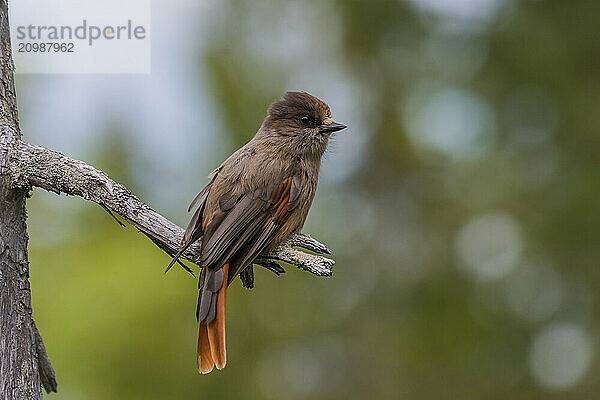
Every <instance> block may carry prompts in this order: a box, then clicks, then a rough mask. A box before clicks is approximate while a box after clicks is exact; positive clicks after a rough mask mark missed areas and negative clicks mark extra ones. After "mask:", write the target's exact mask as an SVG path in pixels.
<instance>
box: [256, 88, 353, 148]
mask: <svg viewBox="0 0 600 400" xmlns="http://www.w3.org/2000/svg"><path fill="white" fill-rule="evenodd" d="M344 128H346V126H345V125H343V124H340V123H337V122H335V121H334V120H333V118H332V117H331V111H330V109H329V106H328V105H327V104H325V102H323V101H322V100H319V99H318V98H316V97H314V96H312V95H310V94H308V93H306V92H286V93H285V94H284V95H283V96H282V97H281V99H279V100H277V101H276V102H274V103H273V104H271V105H270V106H269V110H268V113H267V117H266V118H265V120H264V122H263V124H262V126H261V129H260V131H259V133H260V132H262V134H263V135H264V137H265V138H268V139H269V140H273V141H275V142H276V143H277V144H278V145H279V146H282V147H285V148H289V149H290V150H294V151H296V152H298V153H306V154H313V155H315V156H318V157H320V156H322V155H323V153H324V152H325V149H326V148H327V143H328V141H329V137H330V136H331V134H332V133H333V132H337V131H340V130H342V129H344Z"/></svg>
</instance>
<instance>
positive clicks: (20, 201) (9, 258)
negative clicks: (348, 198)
mask: <svg viewBox="0 0 600 400" xmlns="http://www.w3.org/2000/svg"><path fill="white" fill-rule="evenodd" d="M13 70H14V65H13V60H12V55H11V46H10V30H9V24H8V8H7V3H6V0H0V74H1V76H0V79H1V82H0V399H3V400H21V399H27V400H31V399H34V400H35V399H41V398H42V390H41V389H42V387H43V388H44V389H45V390H46V391H47V392H51V391H54V392H55V391H56V386H57V385H56V380H55V376H54V370H53V369H52V365H51V364H50V360H49V358H48V355H47V354H46V349H45V347H44V344H43V342H42V337H41V335H40V333H39V331H38V329H37V327H36V325H35V323H34V321H33V318H32V309H31V291H30V286H29V261H28V257H27V241H28V236H27V227H26V218H27V213H26V208H25V200H26V198H27V197H28V195H29V191H30V190H31V188H32V187H34V186H37V187H41V188H43V189H46V190H48V191H52V192H55V193H59V194H60V193H65V194H67V195H75V196H80V197H82V198H84V199H86V200H90V201H93V202H95V203H98V204H100V205H101V206H102V207H104V208H105V209H106V210H107V211H109V212H111V211H110V210H112V211H114V212H115V213H117V214H119V215H120V216H121V217H122V218H123V219H125V220H126V221H127V222H129V223H130V224H132V225H133V226H135V227H136V228H137V229H138V230H139V231H140V232H142V233H143V234H145V235H146V236H147V237H149V238H150V239H151V240H152V241H153V242H154V243H155V244H156V245H157V246H159V247H160V248H161V249H163V250H164V251H165V252H167V253H168V254H174V253H175V252H176V251H177V248H178V247H179V243H180V241H181V238H182V236H183V229H182V228H180V227H179V226H177V225H176V224H174V223H172V222H171V221H169V220H168V219H166V218H165V217H163V216H162V215H160V214H158V213H157V212H155V211H154V210H152V209H151V208H150V207H148V206H147V205H146V204H144V203H143V202H142V201H140V200H139V199H138V198H137V197H136V196H135V195H134V194H132V193H131V192H130V191H129V190H128V189H127V188H126V187H124V186H123V185H120V184H118V183H116V182H114V181H113V180H112V179H110V178H109V177H108V175H107V174H106V173H104V172H102V171H99V170H97V169H96V168H94V167H91V166H89V165H87V164H86V163H84V162H83V161H79V160H74V159H72V158H69V157H66V156H64V155H63V154H60V153H58V152H56V151H52V150H48V149H45V148H43V147H38V146H34V145H31V144H28V143H25V142H23V141H22V140H21V132H20V129H19V123H18V113H17V102H16V94H15V86H14V76H13ZM111 214H112V213H111ZM294 247H300V248H303V249H307V250H310V251H312V252H314V253H316V254H309V253H305V252H303V251H300V250H298V249H295V248H294ZM199 250H200V241H198V242H196V243H195V244H193V245H192V246H190V248H189V249H188V250H187V251H186V252H185V253H184V255H183V256H184V257H185V258H187V259H188V260H190V261H191V262H197V260H198V259H199ZM319 254H330V253H329V250H328V249H327V247H326V246H325V245H324V244H322V243H319V242H318V241H317V240H315V239H313V238H312V237H310V236H308V235H305V234H301V233H296V234H293V235H291V236H290V238H289V239H288V240H287V241H286V242H285V243H283V244H282V245H280V246H278V247H277V248H276V249H274V250H273V251H271V252H270V253H268V254H263V255H261V257H260V258H259V259H258V260H257V261H256V262H255V263H256V264H258V265H261V266H263V267H265V268H267V269H269V270H271V271H273V272H274V273H276V274H281V273H283V272H285V270H284V269H283V268H282V267H281V266H280V265H279V263H278V261H285V262H287V263H290V264H292V265H295V266H297V267H298V268H301V269H303V270H306V271H308V272H310V273H313V274H315V275H317V276H330V275H331V270H332V268H333V265H334V261H333V260H331V259H329V258H325V257H323V256H321V255H319ZM165 261H166V260H165ZM242 280H243V282H244V285H245V286H246V287H251V286H252V284H253V274H252V271H251V270H249V271H247V273H245V274H244V275H243V276H242Z"/></svg>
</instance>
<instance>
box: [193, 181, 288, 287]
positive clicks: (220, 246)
mask: <svg viewBox="0 0 600 400" xmlns="http://www.w3.org/2000/svg"><path fill="white" fill-rule="evenodd" d="M273 186H274V188H273V189H271V190H267V191H266V192H265V190H260V189H257V190H254V191H250V192H247V193H243V194H237V195H233V194H225V195H223V196H222V197H221V198H220V199H219V209H218V211H216V212H215V213H214V215H213V216H212V219H211V220H210V222H209V223H208V224H207V226H206V227H205V229H204V236H203V239H202V256H201V264H202V265H203V266H205V267H208V268H209V269H211V270H217V269H220V268H222V267H223V265H225V264H226V263H229V267H230V270H229V274H228V275H229V282H231V280H233V278H235V276H237V274H238V273H240V272H241V270H242V269H244V268H245V267H246V266H247V265H248V264H249V263H250V262H252V260H254V258H256V257H257V256H258V255H259V254H260V253H261V252H262V251H263V250H264V249H265V248H266V247H267V246H268V245H269V244H270V243H271V241H272V239H273V238H274V237H275V235H276V234H277V233H279V232H280V231H281V229H282V227H283V225H284V224H285V222H286V221H287V220H288V219H289V217H290V215H291V213H292V210H294V208H295V207H296V206H297V205H298V202H299V199H300V180H299V178H297V177H289V178H287V179H285V180H284V181H283V182H281V183H280V184H279V185H276V186H275V185H273ZM269 192H270V193H269Z"/></svg>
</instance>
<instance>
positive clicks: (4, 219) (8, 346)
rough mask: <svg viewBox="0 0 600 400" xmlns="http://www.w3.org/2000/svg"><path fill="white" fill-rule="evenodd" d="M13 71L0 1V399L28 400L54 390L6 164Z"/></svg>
mask: <svg viewBox="0 0 600 400" xmlns="http://www.w3.org/2000/svg"><path fill="white" fill-rule="evenodd" d="M13 69H14V66H13V60H12V55H11V46H10V30H9V25H8V7H7V4H6V0H0V73H1V82H0V398H2V399H3V400H13V399H14V400H17V399H28V400H29V399H41V398H42V390H41V385H42V382H44V381H45V383H48V384H49V386H47V387H46V389H47V390H54V391H55V390H56V383H55V382H54V372H53V371H52V368H51V367H50V369H49V370H48V369H47V368H46V366H43V367H42V368H41V369H42V375H49V376H40V368H39V365H43V364H40V361H42V362H43V363H46V362H47V361H48V360H47V358H46V355H45V350H44V349H43V344H42V342H41V337H40V336H39V333H38V332H37V328H36V326H35V323H34V322H33V319H32V317H31V292H30V289H29V280H28V278H29V262H28V259H27V239H28V238H27V227H26V225H25V220H26V219H27V213H26V210H25V198H26V196H27V191H26V190H23V189H19V188H13V187H12V186H13V185H12V184H11V175H10V165H11V160H12V159H13V158H14V157H15V153H16V151H17V150H18V145H19V140H20V138H21V132H20V131H19V119H18V115H17V100H16V97H15V84H14V76H13ZM40 351H41V352H42V353H41V354H40V355H38V353H39V352H40ZM47 366H48V367H49V364H47ZM51 381H52V382H54V383H53V384H52V383H51Z"/></svg>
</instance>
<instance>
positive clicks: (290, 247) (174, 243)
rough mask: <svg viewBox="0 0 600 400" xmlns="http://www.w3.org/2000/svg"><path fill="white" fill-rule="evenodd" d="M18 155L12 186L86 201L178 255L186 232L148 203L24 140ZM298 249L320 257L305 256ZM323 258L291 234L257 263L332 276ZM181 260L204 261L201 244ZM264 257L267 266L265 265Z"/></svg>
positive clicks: (317, 248)
mask: <svg viewBox="0 0 600 400" xmlns="http://www.w3.org/2000/svg"><path fill="white" fill-rule="evenodd" d="M17 154H18V156H17V157H16V158H15V159H14V162H13V163H12V165H11V176H12V182H13V185H14V187H18V188H21V189H29V188H30V187H31V186H37V187H41V188H43V189H46V190H48V191H51V192H55V193H59V194H60V193H65V194H67V195H74V196H80V197H83V198H84V199H86V200H90V201H93V202H95V203H98V204H100V205H101V206H102V207H104V208H107V209H110V210H113V211H114V212H116V213H117V214H119V215H120V216H121V217H122V218H124V219H125V220H126V221H127V222H129V223H130V224H131V225H133V226H135V227H136V228H137V229H138V230H139V231H140V232H142V233H143V234H145V235H146V236H148V237H149V238H150V239H151V240H152V241H153V242H154V243H155V244H156V245H157V246H158V247H160V248H161V249H163V250H164V251H165V252H166V253H168V254H170V255H172V254H174V253H175V252H176V251H177V249H178V247H179V243H180V242H181V238H182V237H183V232H184V230H183V229H182V228H180V227H179V226H177V225H176V224H174V223H172V222H171V221H169V220H168V219H166V218H165V217H163V216H162V215H160V214H158V213H157V212H156V211H154V210H153V209H152V208H150V207H149V206H147V205H146V204H144V203H143V202H142V201H140V199H138V198H137V197H136V196H135V195H134V194H133V193H131V191H130V190H129V189H127V188H126V187H125V186H123V185H120V184H118V183H116V182H114V181H113V180H112V179H110V178H109V177H108V175H107V174H106V173H104V172H102V171H100V170H97V169H96V168H94V167H92V166H90V165H88V164H86V163H84V162H83V161H79V160H75V159H72V158H69V157H67V156H65V155H63V154H61V153H59V152H56V151H53V150H48V149H46V148H43V147H40V146H34V145H32V144H29V143H25V142H20V144H19V148H18V151H17ZM294 247H300V248H303V249H306V250H310V251H312V252H314V253H316V254H309V253H305V252H303V251H300V250H297V249H295V248H294ZM319 254H330V252H329V249H328V248H327V246H325V245H324V244H322V243H319V242H318V241H317V240H316V239H314V238H312V237H310V236H308V235H305V234H301V233H298V234H292V235H291V236H290V238H289V239H288V240H287V241H286V242H285V243H283V244H281V245H280V246H278V247H277V248H276V249H274V250H273V251H272V252H271V253H269V254H265V255H263V256H262V257H261V260H262V262H261V260H258V261H257V264H258V265H263V264H266V265H265V266H266V268H268V269H270V270H274V269H273V263H276V261H274V260H278V261H285V262H287V263H289V264H292V265H295V266H297V267H298V268H300V269H303V270H305V271H308V272H310V273H312V274H315V275H317V276H331V273H332V272H331V270H332V268H333V265H334V263H335V262H334V261H333V260H331V259H329V258H326V257H323V256H321V255H319ZM183 256H184V257H185V258H186V259H188V260H190V261H191V262H193V263H197V262H198V260H199V259H200V241H197V242H196V243H194V244H193V245H191V246H190V247H189V248H188V250H186V252H185V253H184V254H183ZM265 259H266V260H269V262H264V261H266V260H265ZM275 270H276V269H275Z"/></svg>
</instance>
